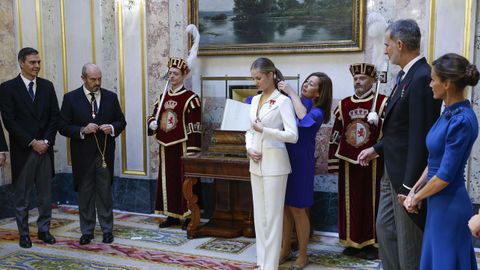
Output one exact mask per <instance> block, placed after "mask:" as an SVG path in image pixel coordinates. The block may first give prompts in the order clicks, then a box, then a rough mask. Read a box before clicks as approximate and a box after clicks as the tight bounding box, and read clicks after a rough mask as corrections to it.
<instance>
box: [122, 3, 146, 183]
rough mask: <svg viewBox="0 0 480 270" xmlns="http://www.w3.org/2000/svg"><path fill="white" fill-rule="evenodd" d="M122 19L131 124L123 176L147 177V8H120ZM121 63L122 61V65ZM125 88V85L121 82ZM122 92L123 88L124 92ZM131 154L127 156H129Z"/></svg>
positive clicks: (125, 97)
mask: <svg viewBox="0 0 480 270" xmlns="http://www.w3.org/2000/svg"><path fill="white" fill-rule="evenodd" d="M119 7H120V6H119ZM118 12H120V13H121V14H120V17H119V18H120V19H121V22H120V23H121V27H122V29H121V32H122V33H121V36H120V38H121V48H123V51H120V52H119V54H120V55H119V58H122V60H123V68H122V69H121V70H123V74H120V76H122V75H123V76H122V77H123V87H124V89H123V91H121V94H122V95H123V100H124V113H125V118H126V121H127V123H128V125H127V129H126V130H125V133H124V137H122V138H124V140H122V144H123V142H125V141H126V142H127V143H125V144H124V145H122V147H124V149H125V150H124V151H123V152H124V153H125V156H123V163H124V164H123V173H124V174H134V175H146V168H145V164H146V160H145V158H146V153H145V151H146V143H145V140H146V138H145V136H146V134H145V132H144V130H145V100H144V99H145V90H146V89H145V87H146V86H145V64H144V58H143V55H144V50H145V49H144V47H145V42H144V33H145V31H144V30H142V28H143V29H144V25H145V24H144V22H143V20H144V19H145V18H144V16H143V14H144V5H143V1H136V2H135V4H133V5H125V6H121V8H119V10H118ZM121 63H122V62H121ZM121 87H122V83H121ZM121 90H122V89H121ZM127 153H128V154H127Z"/></svg>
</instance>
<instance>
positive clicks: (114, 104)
mask: <svg viewBox="0 0 480 270" xmlns="http://www.w3.org/2000/svg"><path fill="white" fill-rule="evenodd" d="M82 80H83V86H81V87H80V88H78V89H76V90H74V91H71V92H69V93H67V94H65V96H64V98H63V103H62V108H61V110H60V115H61V121H60V122H61V123H60V128H59V131H60V134H62V135H63V136H66V137H69V138H70V139H71V141H70V150H71V154H72V155H71V156H72V171H73V180H74V186H75V191H77V192H78V206H79V210H80V229H81V231H82V236H81V237H80V244H81V245H86V244H89V243H90V242H91V241H92V239H93V238H94V235H93V232H94V229H95V223H96V215H97V214H98V221H99V223H100V227H101V228H102V231H103V242H104V243H112V242H113V234H112V232H113V199H112V181H113V166H114V160H115V138H116V137H117V136H118V135H120V133H122V131H123V130H124V129H125V126H126V124H127V123H126V122H125V117H124V115H123V113H122V110H121V108H120V104H119V102H118V98H117V95H116V94H115V93H113V92H111V91H108V90H106V89H103V88H101V84H102V71H101V70H100V68H99V67H97V66H96V65H94V64H85V65H84V66H83V68H82Z"/></svg>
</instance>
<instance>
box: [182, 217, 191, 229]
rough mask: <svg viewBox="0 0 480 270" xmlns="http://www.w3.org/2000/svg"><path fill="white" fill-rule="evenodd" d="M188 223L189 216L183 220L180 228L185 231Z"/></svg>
mask: <svg viewBox="0 0 480 270" xmlns="http://www.w3.org/2000/svg"><path fill="white" fill-rule="evenodd" d="M188 224H190V219H189V218H187V219H185V220H184V221H183V224H182V230H184V231H186V230H187V228H188Z"/></svg>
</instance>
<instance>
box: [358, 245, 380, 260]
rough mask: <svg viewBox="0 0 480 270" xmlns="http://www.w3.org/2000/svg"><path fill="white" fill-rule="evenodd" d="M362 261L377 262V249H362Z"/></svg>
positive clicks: (372, 247) (369, 247) (371, 247)
mask: <svg viewBox="0 0 480 270" xmlns="http://www.w3.org/2000/svg"><path fill="white" fill-rule="evenodd" d="M361 257H362V259H365V260H377V259H378V248H376V247H374V246H372V245H370V246H366V247H364V248H362V256H361Z"/></svg>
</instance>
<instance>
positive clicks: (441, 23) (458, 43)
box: [435, 0, 465, 59]
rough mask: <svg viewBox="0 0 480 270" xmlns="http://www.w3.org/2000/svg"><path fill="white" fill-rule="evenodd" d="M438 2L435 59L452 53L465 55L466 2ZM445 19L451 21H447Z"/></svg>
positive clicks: (454, 0)
mask: <svg viewBox="0 0 480 270" xmlns="http://www.w3.org/2000/svg"><path fill="white" fill-rule="evenodd" d="M436 2H437V14H436V18H437V20H436V32H435V59H436V58H438V57H440V56H442V55H444V54H445V53H450V52H454V53H458V54H463V42H464V34H465V32H464V23H465V21H464V18H465V3H464V1H458V0H442V1H436ZM460 3H461V4H460ZM445 18H451V19H447V20H446V19H445Z"/></svg>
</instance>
